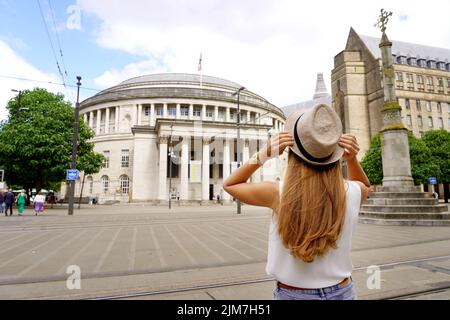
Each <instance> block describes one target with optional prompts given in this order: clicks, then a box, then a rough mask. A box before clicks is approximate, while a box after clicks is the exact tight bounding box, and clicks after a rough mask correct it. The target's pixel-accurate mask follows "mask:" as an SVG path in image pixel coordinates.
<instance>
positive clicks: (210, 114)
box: [206, 109, 213, 118]
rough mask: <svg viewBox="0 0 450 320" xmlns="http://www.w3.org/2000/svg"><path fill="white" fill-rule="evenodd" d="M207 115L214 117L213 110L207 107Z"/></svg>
mask: <svg viewBox="0 0 450 320" xmlns="http://www.w3.org/2000/svg"><path fill="white" fill-rule="evenodd" d="M206 117H207V118H212V117H213V112H212V110H208V109H206Z"/></svg>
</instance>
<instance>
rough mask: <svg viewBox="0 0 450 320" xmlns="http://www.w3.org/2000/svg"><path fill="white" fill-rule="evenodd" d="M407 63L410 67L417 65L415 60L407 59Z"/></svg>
mask: <svg viewBox="0 0 450 320" xmlns="http://www.w3.org/2000/svg"><path fill="white" fill-rule="evenodd" d="M407 61H408V64H409V65H410V66H416V65H417V62H416V58H408V59H407Z"/></svg>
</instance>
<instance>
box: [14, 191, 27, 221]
mask: <svg viewBox="0 0 450 320" xmlns="http://www.w3.org/2000/svg"><path fill="white" fill-rule="evenodd" d="M26 200H27V195H26V194H25V190H21V191H20V193H19V195H18V196H17V200H16V203H17V210H18V211H19V216H21V215H23V210H24V209H25V203H26Z"/></svg>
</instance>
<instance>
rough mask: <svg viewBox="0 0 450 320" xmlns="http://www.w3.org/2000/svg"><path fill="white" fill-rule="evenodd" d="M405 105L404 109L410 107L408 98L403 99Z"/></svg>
mask: <svg viewBox="0 0 450 320" xmlns="http://www.w3.org/2000/svg"><path fill="white" fill-rule="evenodd" d="M405 107H406V109H410V108H411V105H410V103H409V99H405Z"/></svg>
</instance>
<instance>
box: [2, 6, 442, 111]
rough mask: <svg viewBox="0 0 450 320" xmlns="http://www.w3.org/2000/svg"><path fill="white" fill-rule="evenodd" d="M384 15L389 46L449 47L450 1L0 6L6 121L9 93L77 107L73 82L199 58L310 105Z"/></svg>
mask: <svg viewBox="0 0 450 320" xmlns="http://www.w3.org/2000/svg"><path fill="white" fill-rule="evenodd" d="M40 8H41V10H42V14H41V10H40ZM381 8H385V9H387V10H390V11H393V13H394V14H393V17H392V18H391V21H390V22H389V30H388V35H389V37H390V38H391V39H393V40H401V41H406V42H413V43H420V44H424V45H430V46H436V47H444V48H450V22H449V15H448V13H449V12H450V1H448V0H428V1H423V0H420V1H416V0H389V1H385V0H378V1H361V0H358V1H353V0H348V1H346V0H343V1H332V0H327V1H325V0H315V1H300V0H170V1H169V0H127V1H124V0H78V1H77V0H0V119H4V118H5V117H6V111H5V105H6V103H7V101H8V99H10V98H11V97H12V96H13V95H14V92H11V89H17V90H23V89H28V88H33V87H36V86H40V87H45V88H48V89H49V90H52V91H54V92H62V93H63V94H64V95H65V96H66V98H67V100H69V101H71V102H74V99H75V97H76V96H75V90H74V88H73V87H71V86H74V85H75V81H76V80H75V77H76V76H77V75H81V76H82V77H83V81H82V82H83V86H84V87H85V88H84V89H83V90H82V92H81V97H82V99H84V98H87V97H89V96H91V95H93V94H95V93H96V91H95V90H92V89H97V90H101V89H104V88H107V87H109V86H113V85H115V84H117V83H119V82H120V81H123V80H125V79H128V78H130V77H134V76H139V75H142V74H148V73H161V72H186V73H197V67H198V60H199V56H200V52H202V57H203V74H206V75H212V76H216V77H221V78H225V79H228V80H231V81H234V82H237V83H240V84H242V85H244V86H245V87H247V88H248V89H249V90H252V91H254V92H255V93H257V94H259V95H261V96H263V97H265V98H266V99H268V100H269V101H270V102H272V103H274V104H275V105H277V106H280V107H281V106H285V105H289V104H293V103H297V102H300V101H304V100H309V99H311V98H312V95H313V93H314V86H315V78H316V74H317V72H323V73H324V75H325V79H326V81H327V87H328V89H330V77H331V70H332V69H333V57H334V56H335V55H336V54H338V53H339V52H340V51H342V50H343V49H344V47H345V43H346V39H347V35H348V31H349V29H350V27H353V28H354V29H355V30H356V31H357V32H358V33H360V34H365V35H369V36H379V32H380V31H379V30H378V29H377V28H375V27H374V23H375V22H376V20H377V17H378V14H379V10H380V9H381ZM60 49H61V51H60ZM61 52H62V56H63V58H61ZM58 65H59V69H58ZM59 70H61V72H60V71H59ZM18 78H20V79H18ZM24 79H29V80H35V81H29V80H24ZM63 79H64V82H65V83H67V86H66V87H64V86H61V85H58V84H60V83H62V82H63ZM37 81H39V82H37Z"/></svg>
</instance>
